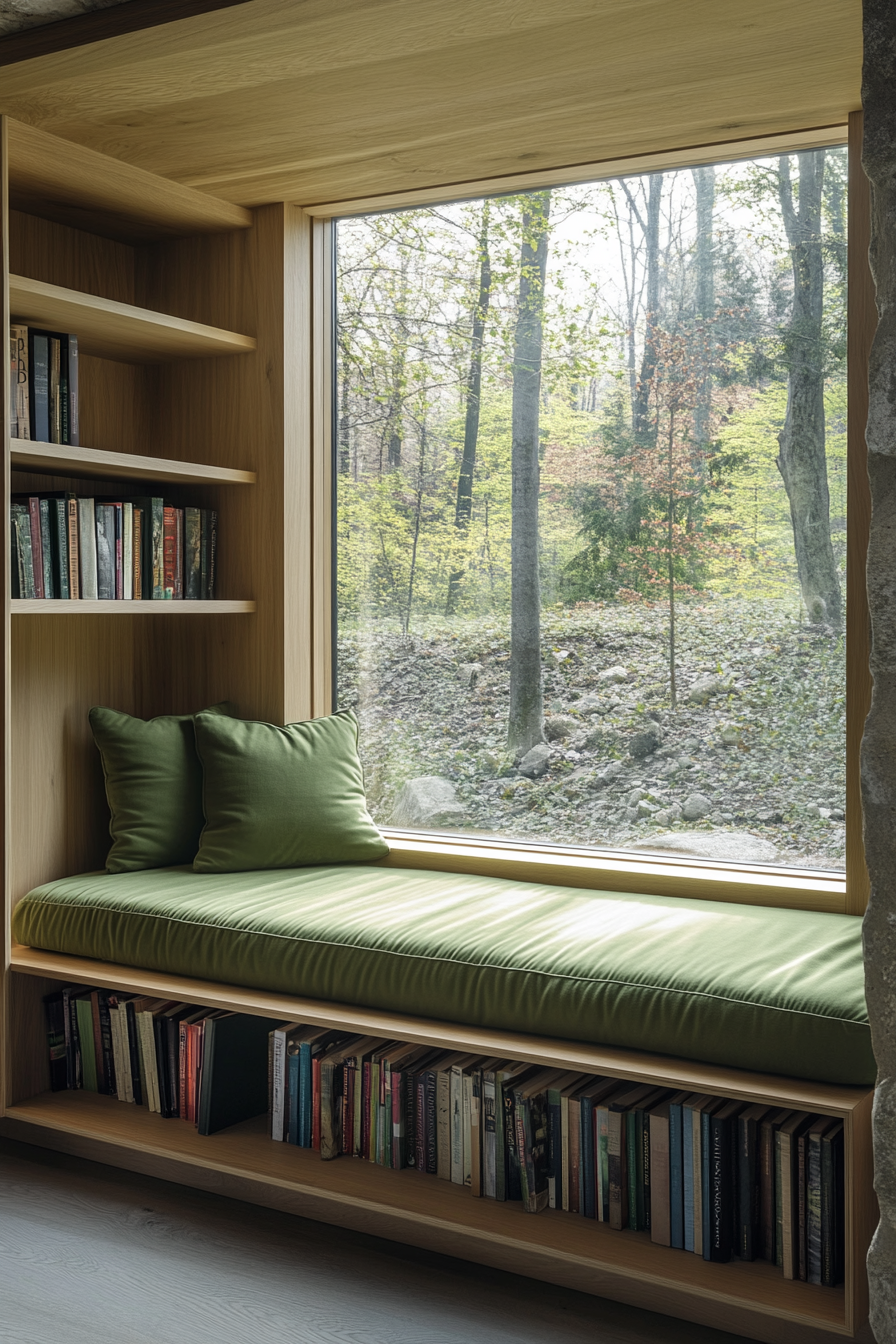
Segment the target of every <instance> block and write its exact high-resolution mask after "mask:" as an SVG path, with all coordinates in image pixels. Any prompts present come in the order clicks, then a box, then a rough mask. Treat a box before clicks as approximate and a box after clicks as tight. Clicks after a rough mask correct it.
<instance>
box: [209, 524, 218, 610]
mask: <svg viewBox="0 0 896 1344" xmlns="http://www.w3.org/2000/svg"><path fill="white" fill-rule="evenodd" d="M208 531H209V536H208V599H209V601H210V602H211V601H213V600H214V597H215V588H216V586H217V580H218V511H217V509H209V511H208Z"/></svg>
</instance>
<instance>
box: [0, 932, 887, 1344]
mask: <svg viewBox="0 0 896 1344" xmlns="http://www.w3.org/2000/svg"><path fill="white" fill-rule="evenodd" d="M11 970H12V974H11V976H10V977H9V981H10V999H9V1002H10V1016H9V1018H8V1021H7V1031H8V1042H9V1045H10V1048H11V1055H10V1064H11V1066H12V1069H11V1074H10V1092H9V1093H8V1102H7V1105H6V1108H5V1111H4V1119H3V1120H0V1134H2V1135H4V1136H6V1137H10V1138H19V1139H23V1140H25V1141H27V1142H31V1143H36V1144H39V1145H43V1146H46V1147H50V1148H55V1149H61V1150H63V1151H67V1152H71V1153H74V1154H76V1155H79V1156H82V1157H86V1158H90V1159H93V1160H97V1161H101V1162H106V1163H110V1164H112V1165H117V1166H120V1167H124V1168H127V1169H131V1170H136V1171H141V1172H145V1173H147V1174H151V1175H155V1176H159V1177H162V1178H165V1179H169V1180H174V1181H178V1182H180V1183H182V1184H186V1185H192V1186H196V1187H198V1188H202V1189H206V1190H212V1191H218V1192H221V1193H224V1194H229V1195H232V1196H234V1197H236V1198H240V1199H244V1200H248V1201H251V1202H254V1203H258V1204H262V1205H267V1206H271V1207H275V1208H278V1209H282V1210H284V1211H288V1212H291V1213H295V1214H298V1215H301V1216H304V1217H308V1218H311V1219H317V1220H319V1221H323V1222H328V1223H333V1224H336V1225H339V1226H343V1227H346V1228H352V1229H355V1230H357V1231H361V1232H366V1233H370V1234H372V1235H375V1236H381V1237H385V1238H387V1239H390V1240H393V1241H398V1242H404V1243H408V1244H411V1245H415V1246H419V1247H423V1248H426V1249H429V1250H433V1251H437V1252H441V1253H443V1254H447V1255H451V1256H455V1257H458V1258H461V1259H466V1260H470V1261H474V1262H478V1263H482V1264H486V1265H491V1266H494V1267H495V1268H499V1269H503V1270H507V1271H510V1272H515V1273H520V1274H525V1275H528V1276H531V1277H535V1278H541V1279H544V1280H546V1281H549V1282H553V1283H557V1284H560V1285H562V1286H565V1287H569V1288H572V1289H576V1290H579V1291H584V1292H588V1293H591V1294H594V1295H595V1296H597V1297H607V1298H611V1299H615V1300H618V1301H622V1302H628V1303H632V1304H634V1305H637V1306H640V1307H644V1308H647V1309H650V1310H655V1311H659V1312H664V1313H666V1314H669V1315H673V1316H678V1317H681V1318H683V1319H686V1320H691V1321H694V1322H698V1323H701V1324H706V1325H709V1326H713V1327H716V1328H718V1329H725V1330H728V1331H731V1332H733V1333H736V1334H740V1335H744V1336H747V1337H749V1338H754V1339H760V1340H764V1341H768V1344H821V1341H824V1340H830V1339H831V1338H832V1337H840V1338H847V1339H852V1340H862V1341H864V1340H870V1339H871V1336H870V1335H869V1334H868V1331H867V1281H866V1276H865V1267H864V1261H865V1255H866V1252H867V1247H868V1244H869V1241H870V1237H871V1233H872V1231H873V1228H874V1226H875V1224H876V1202H875V1199H874V1192H873V1188H872V1171H871V1145H870V1113H871V1100H872V1095H873V1094H872V1092H870V1091H869V1090H868V1089H862V1088H847V1087H842V1086H839V1085H833V1084H826V1083H813V1082H805V1081H801V1080H798V1079H790V1078H783V1077H777V1076H772V1075H760V1074H750V1073H747V1072H744V1071H740V1070H733V1069H729V1068H724V1067H721V1066H717V1065H706V1064H697V1063H694V1062H689V1061H686V1060H675V1059H671V1058H669V1057H663V1056H651V1055H647V1054H644V1053H641V1052H637V1051H627V1050H620V1049H610V1048H609V1047H597V1046H589V1045H583V1044H580V1043H575V1042H569V1041H559V1040H557V1041H554V1040H549V1039H547V1038H540V1037H525V1036H521V1035H519V1036H518V1035H515V1034H512V1033H509V1032H497V1031H494V1030H491V1029H485V1028H476V1027H470V1026H467V1027H464V1026H460V1025H459V1024H454V1023H439V1022H434V1021H431V1020H429V1019H417V1018H412V1017H406V1016H403V1015H398V1014H393V1013H384V1012H381V1011H379V1010H373V1009H363V1008H358V1007H353V1006H350V1005H345V1004H334V1003H322V1002H317V1001H312V1000H302V999H297V998H292V997H290V996H288V995H283V994H273V993H270V992H263V991H259V990H250V989H245V988H239V987H236V986H229V985H217V984H213V983H211V982H208V981H199V980H188V979H186V978H184V977H181V976H173V975H169V974H162V973H159V972H147V971H141V970H138V969H136V968H133V967H124V966H113V965H110V964H107V963H100V962H96V961H88V960H86V959H82V958H75V957H66V956H64V955H61V954H55V953H47V952H39V951H37V950H34V949H26V948H15V949H14V950H13V955H12V968H11ZM60 981H62V982H65V983H68V984H72V983H78V982H80V984H81V985H84V984H92V985H104V986H105V987H106V988H107V989H110V990H113V989H114V990H116V991H122V990H124V991H131V992H134V993H136V992H143V993H148V994H151V995H154V996H160V997H162V998H164V999H166V1000H174V999H176V1000H179V1001H181V1002H184V1003H192V1004H202V1005H204V1006H205V1008H213V1009H217V1010H223V1011H224V1012H225V1013H227V1012H236V1013H243V1014H250V1015H252V1016H257V1017H262V1016H264V1017H268V1018H275V1019H278V1020H280V1019H287V1018H290V1019H292V1020H293V1021H294V1022H305V1023H314V1024H316V1025H318V1026H321V1027H328V1028H349V1029H350V1030H353V1031H356V1032H366V1033H370V1034H373V1035H376V1036H379V1037H388V1038H391V1039H393V1040H403V1041H413V1042H418V1043H422V1044H426V1045H432V1046H436V1047H443V1048H445V1049H452V1048H453V1049H454V1050H458V1049H461V1050H463V1051H465V1052H466V1051H471V1050H472V1051H476V1052H477V1053H479V1054H482V1055H492V1056H502V1057H504V1058H516V1059H520V1060H528V1061H530V1062H531V1063H532V1064H545V1065H549V1066H551V1067H556V1066H558V1065H559V1066H562V1067H563V1068H572V1069H574V1070H575V1071H577V1072H583V1073H591V1074H603V1075H611V1076H613V1077H616V1078H619V1079H623V1080H636V1081H637V1082H638V1083H645V1082H650V1083H654V1084H659V1085H662V1086H664V1087H670V1088H685V1089H687V1090H688V1091H690V1092H694V1091H703V1092H711V1093H715V1094H717V1095H719V1096H728V1097H731V1096H734V1097H736V1098H738V1099H739V1100H740V1101H741V1102H745V1103H764V1104H765V1105H766V1106H774V1107H796V1108H799V1109H800V1110H805V1111H811V1112H813V1113H817V1114H821V1115H827V1116H830V1117H833V1118H834V1119H835V1120H836V1121H842V1131H843V1161H844V1171H843V1176H844V1180H843V1200H844V1212H845V1225H844V1234H845V1235H844V1242H845V1244H844V1251H845V1264H844V1266H843V1268H844V1278H843V1282H842V1283H841V1284H840V1285H839V1286H837V1287H823V1286H821V1285H819V1284H818V1283H817V1282H816V1283H806V1282H801V1281H799V1280H798V1279H785V1278H784V1276H783V1273H782V1271H781V1269H780V1268H778V1267H776V1266H775V1265H773V1264H770V1263H768V1262H767V1261H765V1260H758V1259H757V1260H752V1261H750V1260H739V1259H733V1260H731V1261H729V1262H727V1263H717V1262H707V1261H705V1260H704V1259H703V1258H702V1257H701V1256H698V1255H695V1254H693V1253H692V1252H687V1251H682V1250H679V1249H672V1248H671V1247H669V1245H668V1241H667V1243H666V1245H659V1244H657V1243H655V1242H654V1241H652V1240H651V1236H650V1233H649V1232H648V1233H645V1232H635V1231H632V1230H629V1229H626V1230H616V1229H613V1228H611V1227H610V1226H609V1225H608V1224H607V1223H603V1222H599V1221H596V1220H594V1219H591V1218H583V1217H581V1216H580V1215H577V1214H574V1213H567V1212H563V1211H561V1210H553V1209H543V1210H542V1211H541V1212H539V1213H538V1214H532V1213H528V1212H525V1211H524V1209H523V1206H522V1205H521V1204H520V1203H519V1202H513V1201H508V1202H499V1201H497V1200H495V1199H490V1198H482V1197H476V1196H474V1195H473V1194H472V1191H471V1189H470V1188H469V1187H467V1186H465V1185H460V1184H453V1183H452V1182H451V1181H450V1180H444V1179H439V1178H438V1177H437V1176H435V1175H432V1174H426V1175H424V1174H421V1173H419V1172H417V1171H416V1170H414V1169H413V1168H410V1169H393V1168H391V1167H388V1166H381V1165H377V1164H376V1163H374V1162H370V1161H365V1160H362V1159H360V1158H356V1157H352V1156H348V1155H342V1156H340V1157H338V1158H336V1159H334V1160H331V1161H323V1160H322V1159H321V1157H320V1155H319V1153H318V1152H316V1151H315V1150H314V1149H313V1148H307V1147H305V1148H303V1147H298V1146H296V1145H295V1144H294V1143H289V1144H287V1143H280V1142H275V1141H274V1140H272V1138H271V1137H270V1126H271V1118H270V1116H264V1115H259V1116H257V1117H256V1118H255V1119H251V1120H246V1121H244V1122H243V1123H240V1124H235V1125H230V1126H229V1127H228V1128H224V1129H220V1130H218V1132H214V1133H210V1134H206V1135H200V1134H199V1133H198V1131H197V1128H196V1127H195V1125H194V1124H193V1123H190V1122H187V1121H185V1120H183V1119H180V1118H163V1116H162V1115H159V1114H157V1113H156V1112H155V1111H153V1110H149V1109H147V1108H146V1107H145V1106H139V1105H128V1104H123V1103H122V1102H120V1101H118V1100H117V1099H116V1098H115V1097H114V1096H107V1095H102V1094H100V1093H98V1092H91V1091H86V1090H80V1089H78V1090H62V1091H56V1092H50V1091H42V1090H41V1089H42V1088H45V1087H47V1085H48V1081H49V1078H48V1073H47V1065H46V1025H45V1022H44V1018H43V1009H42V996H43V995H46V994H47V993H48V992H50V991H53V990H54V986H57V987H58V986H59V984H60ZM56 997H58V995H57V996H56ZM244 1113H245V1112H244Z"/></svg>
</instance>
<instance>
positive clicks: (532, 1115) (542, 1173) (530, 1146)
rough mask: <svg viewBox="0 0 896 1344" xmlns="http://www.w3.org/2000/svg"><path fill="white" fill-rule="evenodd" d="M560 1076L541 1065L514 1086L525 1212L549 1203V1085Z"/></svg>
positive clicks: (535, 1210)
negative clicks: (524, 1081)
mask: <svg viewBox="0 0 896 1344" xmlns="http://www.w3.org/2000/svg"><path fill="white" fill-rule="evenodd" d="M562 1076H563V1075H562V1073H561V1071H560V1070H559V1069H541V1070H539V1071H538V1073H536V1074H535V1075H534V1077H530V1078H529V1080H528V1081H527V1082H526V1083H523V1084H522V1085H521V1086H520V1087H518V1088H515V1089H514V1118H515V1121H516V1126H517V1150H518V1152H519V1155H520V1173H521V1179H520V1185H521V1192H522V1198H523V1208H524V1209H525V1210H526V1212H527V1213H541V1211H542V1210H543V1209H546V1208H547V1207H548V1179H549V1175H550V1158H549V1150H550V1142H549V1126H550V1110H549V1106H548V1088H549V1087H550V1085H551V1084H552V1083H554V1082H556V1081H557V1080H558V1079H559V1078H560V1077H562Z"/></svg>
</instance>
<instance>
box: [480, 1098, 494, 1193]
mask: <svg viewBox="0 0 896 1344" xmlns="http://www.w3.org/2000/svg"><path fill="white" fill-rule="evenodd" d="M482 1117H483V1118H482V1145H483V1153H482V1159H483V1188H482V1193H483V1195H484V1196H485V1198H486V1199H495V1198H496V1194H495V1188H496V1184H497V1173H496V1170H495V1164H496V1124H495V1075H494V1074H493V1073H483V1075H482Z"/></svg>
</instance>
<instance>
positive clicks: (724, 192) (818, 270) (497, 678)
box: [334, 146, 847, 872]
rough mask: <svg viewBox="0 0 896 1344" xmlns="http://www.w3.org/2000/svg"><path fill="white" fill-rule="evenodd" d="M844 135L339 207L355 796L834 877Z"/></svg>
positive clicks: (343, 508) (342, 593) (839, 724)
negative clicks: (342, 214)
mask: <svg viewBox="0 0 896 1344" xmlns="http://www.w3.org/2000/svg"><path fill="white" fill-rule="evenodd" d="M846 183H847V155H846V150H845V148H843V147H840V146H835V147H830V148H827V149H816V150H809V151H805V152H801V153H798V154H793V155H785V156H782V157H778V158H769V159H757V160H753V161H749V162H736V163H728V164H718V165H715V166H705V167H698V168H693V169H687V170H676V171H668V172H663V173H654V174H649V175H646V176H639V177H630V178H621V179H618V180H615V181H611V182H598V183H592V184H589V185H585V186H575V187H562V188H560V187H557V188H554V189H552V190H539V191H534V192H530V193H527V194H523V195H517V196H504V197H497V198H491V199H487V200H478V201H467V202H463V203H461V204H456V205H439V206H432V207H426V208H418V209H409V210H403V211H398V212H391V213H384V214H380V215H369V216H366V217H363V218H357V219H344V220H340V221H339V222H338V224H337V226H336V256H337V300H336V302H337V313H336V344H337V392H336V403H337V412H336V415H337V423H336V428H335V436H334V438H335V455H336V462H335V490H336V548H337V549H336V556H337V564H336V603H337V613H338V641H337V679H338V703H339V706H340V707H341V708H348V707H351V708H354V709H355V710H356V712H357V714H358V717H359V720H360V725H361V751H362V756H363V760H364V766H365V772H366V779H367V789H368V797H369V803H370V808H371V812H372V814H373V816H374V818H375V819H376V820H377V821H378V822H379V823H380V824H381V825H386V826H389V825H391V826H396V827H400V828H403V829H412V830H413V829H420V830H428V831H432V830H442V831H450V832H455V833H460V834H463V835H464V836H471V835H478V836H490V837H497V838H499V839H506V840H517V841H528V842H534V843H537V844H540V845H545V846H562V845H574V846H586V847H592V848H595V849H615V850H620V849H621V850H637V851H638V852H639V853H641V854H642V855H643V854H650V853H658V854H663V853H669V852H674V853H678V854H684V855H694V856H697V857H704V858H711V859H715V860H718V861H720V862H723V863H734V864H737V863H747V864H777V865H786V866H791V867H793V866H795V867H799V868H807V867H808V868H815V869H826V870H829V871H830V870H832V871H835V872H836V871H842V869H843V867H844V847H845V839H844V810H845V766H846V743H845V716H846V684H845V675H846V672H845V669H846V662H845V603H846V575H845V566H846V367H845V365H846Z"/></svg>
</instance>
